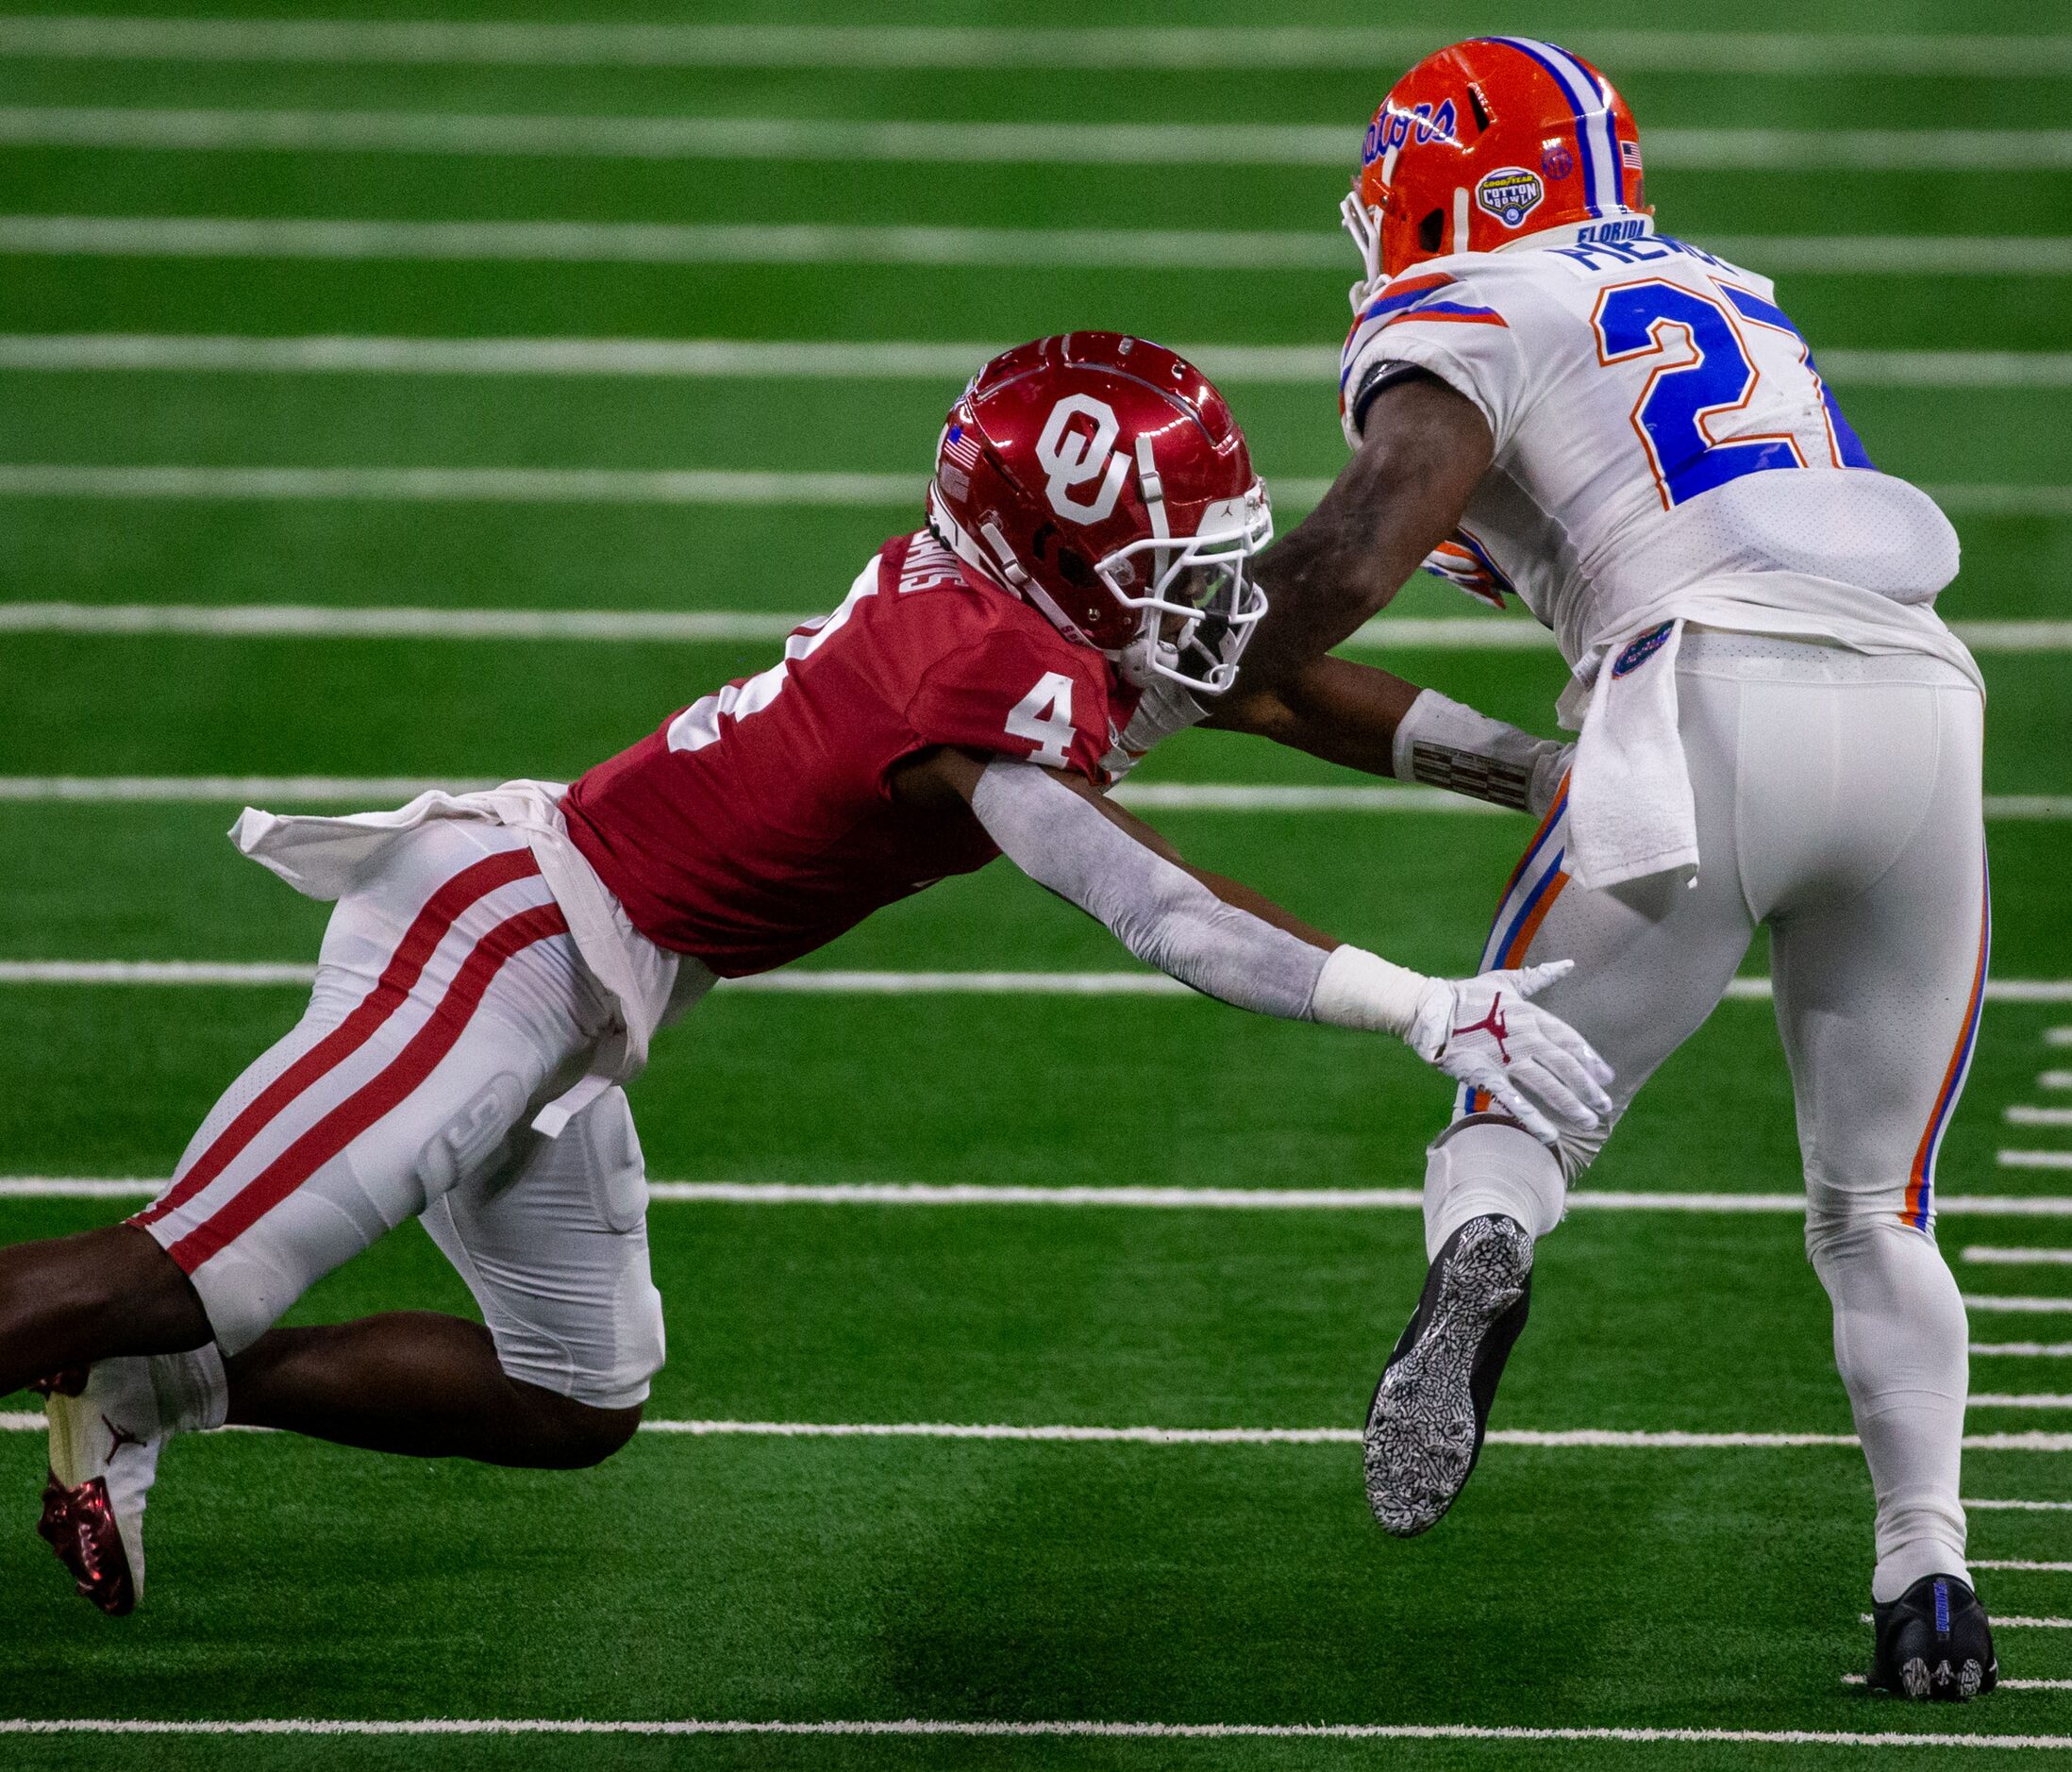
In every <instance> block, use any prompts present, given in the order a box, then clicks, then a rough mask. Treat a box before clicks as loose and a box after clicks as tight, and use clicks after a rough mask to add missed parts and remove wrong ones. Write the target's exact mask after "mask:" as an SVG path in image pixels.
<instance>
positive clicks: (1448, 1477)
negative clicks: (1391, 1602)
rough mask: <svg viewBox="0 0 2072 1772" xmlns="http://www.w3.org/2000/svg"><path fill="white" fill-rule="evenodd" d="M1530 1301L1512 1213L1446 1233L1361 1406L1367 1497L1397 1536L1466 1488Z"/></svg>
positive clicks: (1526, 1251) (1525, 1260) (1434, 1518)
mask: <svg viewBox="0 0 2072 1772" xmlns="http://www.w3.org/2000/svg"><path fill="white" fill-rule="evenodd" d="M1531 1302H1532V1238H1531V1237H1530V1235H1529V1234H1528V1232H1527V1231H1526V1229H1525V1227H1524V1226H1523V1225H1521V1224H1519V1223H1518V1222H1517V1221H1516V1220H1515V1219H1511V1218H1506V1217H1504V1216H1502V1215H1501V1214H1499V1213H1494V1212H1493V1213H1490V1214H1488V1215H1487V1216H1484V1217H1481V1218H1471V1219H1469V1220H1468V1221H1467V1223H1466V1224H1464V1225H1462V1227H1461V1228H1460V1229H1458V1230H1456V1231H1455V1232H1454V1233H1453V1235H1452V1236H1450V1237H1448V1238H1447V1239H1446V1242H1445V1247H1443V1248H1442V1249H1441V1250H1440V1251H1439V1255H1438V1259H1437V1260H1436V1261H1434V1262H1432V1264H1431V1271H1430V1272H1429V1273H1428V1274H1427V1275H1426V1276H1425V1290H1424V1293H1423V1296H1420V1297H1419V1298H1418V1300H1417V1313H1416V1314H1415V1315H1414V1316H1412V1318H1411V1320H1410V1327H1409V1328H1408V1329H1405V1330H1404V1331H1403V1338H1402V1340H1401V1341H1399V1342H1397V1343H1396V1344H1395V1352H1394V1353H1393V1354H1391V1355H1390V1356H1389V1363H1388V1365H1387V1366H1386V1368H1384V1369H1383V1371H1382V1374H1381V1382H1380V1383H1379V1384H1378V1385H1376V1386H1375V1392H1374V1402H1373V1405H1372V1406H1371V1407H1370V1408H1369V1409H1368V1411H1367V1432H1366V1446H1365V1464H1366V1479H1367V1505H1368V1506H1369V1507H1370V1508H1372V1509H1373V1510H1374V1517H1375V1518H1376V1519H1378V1520H1379V1521H1380V1522H1381V1525H1382V1526H1383V1527H1384V1528H1385V1529H1386V1530H1388V1531H1390V1532H1393V1533H1394V1534H1395V1536H1396V1537H1397V1538H1414V1537H1415V1536H1416V1535H1417V1534H1418V1533H1419V1532H1423V1531H1429V1530H1430V1529H1431V1528H1432V1527H1434V1526H1436V1525H1437V1524H1438V1523H1439V1519H1440V1516H1441V1515H1443V1514H1444V1513H1445V1511H1446V1510H1447V1509H1448V1508H1450V1507H1451V1506H1452V1505H1453V1499H1454V1497H1455V1496H1458V1495H1459V1494H1460V1493H1461V1491H1462V1489H1463V1488H1464V1487H1466V1485H1467V1479H1468V1475H1469V1473H1470V1472H1472V1471H1473V1470H1474V1468H1475V1461H1476V1460H1477V1459H1479V1457H1481V1455H1482V1435H1483V1432H1484V1431H1485V1429H1487V1428H1488V1426H1489V1408H1490V1404H1491V1403H1492V1402H1493V1401H1494V1400H1495V1399H1496V1380H1497V1379H1499V1378H1501V1377H1502V1376H1503V1371H1504V1362H1505V1361H1506V1360H1508V1359H1509V1358H1510V1357H1511V1348H1512V1343H1514V1342H1515V1341H1516V1340H1517V1339H1518V1332H1519V1331H1520V1330H1521V1329H1524V1328H1525V1323H1526V1312H1527V1311H1528V1310H1529V1307H1530V1305H1531Z"/></svg>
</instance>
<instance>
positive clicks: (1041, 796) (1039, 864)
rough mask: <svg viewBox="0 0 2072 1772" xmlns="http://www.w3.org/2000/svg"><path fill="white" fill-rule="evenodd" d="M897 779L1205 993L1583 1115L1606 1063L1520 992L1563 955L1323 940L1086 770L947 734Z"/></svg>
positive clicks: (1536, 1120) (1524, 1116) (1601, 1093)
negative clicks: (1385, 1038) (1515, 966)
mask: <svg viewBox="0 0 2072 1772" xmlns="http://www.w3.org/2000/svg"><path fill="white" fill-rule="evenodd" d="M894 791H895V792H897V793H899V794H901V795H902V797H907V798H912V799H916V800H919V801H922V802H924V803H926V802H928V801H931V800H932V801H934V802H935V803H938V804H941V803H944V801H945V800H946V799H947V797H948V795H950V794H955V795H956V797H957V798H959V799H961V800H963V801H964V802H965V803H967V804H968V805H969V806H970V808H971V811H972V812H973V814H974V815H975V816H976V817H977V818H978V822H979V823H980V824H981V825H983V826H984V827H985V829H986V832H987V834H988V835H989V836H991V837H992V838H993V840H994V842H995V843H996V844H999V845H1000V850H1001V853H1002V854H1004V855H1006V856H1007V857H1008V859H1009V860H1010V861H1013V862H1014V863H1015V865H1016V866H1018V867H1019V868H1021V869H1022V871H1023V872H1024V873H1026V874H1028V876H1029V878H1032V879H1034V880H1035V881H1037V882H1038V884H1040V885H1043V886H1045V887H1047V888H1048V889H1049V890H1050V891H1052V892H1054V893H1056V894H1058V895H1059V896H1060V897H1061V898H1065V899H1068V900H1069V901H1070V902H1071V903H1073V904H1075V905H1077V906H1078V907H1079V909H1080V910H1082V911H1086V912H1087V914H1088V915H1090V916H1092V917H1094V918H1095V919H1096V920H1097V921H1099V922H1100V923H1102V924H1104V925H1106V926H1107V928H1109V929H1110V930H1111V931H1112V932H1113V934H1114V935H1115V937H1116V939H1117V940H1118V941H1120V942H1121V943H1122V944H1123V945H1124V946H1126V947H1127V948H1128V949H1129V951H1130V952H1131V953H1133V954H1135V955H1136V956H1137V958H1138V959H1140V960H1143V961H1146V962H1147V963H1148V964H1150V965H1154V966H1156V967H1158V968H1159V969H1160V970H1161V972H1165V973H1168V974H1170V975H1171V976H1172V977H1174V978H1178V979H1179V980H1180V981H1181V982H1182V983H1184V984H1188V985H1191V986H1192V987H1193V988H1194V989H1195V990H1197V991H1200V992H1202V993H1204V994H1205V995H1210V996H1213V997H1217V998H1220V999H1221V1000H1222V1001H1224V1002H1226V1003H1231V1004H1235V1005H1236V1006H1237V1007H1238V1008H1240V1009H1249V1010H1256V1011H1260V1012H1262V1013H1264V1014H1269V1015H1281V1016H1285V1017H1287V1018H1289V1019H1291V1020H1297V1021H1316V1022H1325V1023H1328V1024H1330V1025H1332V1026H1335V1027H1341V1028H1367V1029H1371V1030H1374V1031H1377V1032H1386V1033H1393V1034H1395V1035H1396V1036H1397V1037H1398V1038H1399V1039H1401V1040H1403V1041H1405V1042H1406V1043H1407V1044H1408V1045H1410V1046H1411V1048H1412V1050H1413V1051H1415V1052H1416V1053H1417V1054H1418V1056H1419V1057H1420V1058H1422V1059H1424V1060H1426V1061H1427V1062H1429V1063H1432V1064H1436V1065H1437V1066H1438V1067H1439V1068H1440V1069H1441V1070H1442V1071H1445V1073H1446V1074H1447V1075H1448V1076H1450V1077H1453V1078H1457V1079H1459V1080H1461V1081H1463V1082H1469V1083H1472V1084H1473V1085H1474V1086H1476V1087H1477V1088H1480V1089H1486V1090H1488V1091H1489V1093H1490V1094H1491V1095H1493V1096H1494V1097H1495V1098H1496V1101H1497V1102H1498V1103H1499V1104H1500V1105H1501V1107H1502V1108H1503V1110H1504V1111H1505V1112H1509V1113H1511V1114H1512V1115H1513V1116H1514V1117H1515V1118H1516V1119H1517V1120H1518V1121H1519V1122H1520V1123H1521V1124H1522V1125H1523V1126H1525V1127H1526V1128H1527V1129H1528V1130H1529V1131H1530V1132H1531V1133H1532V1134H1533V1135H1534V1136H1535V1137H1536V1138H1539V1139H1542V1140H1544V1141H1546V1142H1547V1143H1553V1142H1554V1141H1555V1140H1557V1139H1558V1138H1559V1137H1560V1135H1561V1133H1562V1131H1576V1132H1588V1131H1592V1130H1595V1129H1596V1128H1597V1127H1598V1126H1599V1125H1600V1124H1601V1123H1602V1120H1603V1117H1604V1116H1605V1115H1606V1114H1608V1113H1609V1112H1611V1108H1612V1103H1611V1099H1610V1097H1609V1096H1608V1095H1606V1094H1605V1090H1604V1085H1605V1084H1606V1083H1608V1082H1610V1081H1611V1078H1612V1072H1611V1068H1610V1067H1609V1066H1608V1065H1606V1064H1605V1062H1604V1061H1603V1060H1602V1059H1600V1058H1598V1057H1597V1055H1596V1052H1594V1051H1593V1050H1592V1049H1591V1047H1590V1045H1588V1043H1587V1042H1585V1041H1584V1040H1583V1038H1582V1036H1581V1035H1580V1034H1578V1033H1577V1032H1575V1031H1574V1030H1573V1029H1572V1028H1569V1027H1568V1026H1567V1025H1566V1024H1565V1023H1563V1022H1562V1021H1560V1020H1559V1019H1557V1018H1556V1017H1555V1016H1553V1015H1550V1014H1548V1013H1546V1011H1542V1010H1538V1009H1535V1008H1534V1007H1533V1006H1532V1005H1531V1004H1530V1003H1529V1002H1528V1001H1527V1000H1526V999H1527V998H1528V997H1529V996H1530V995H1531V994H1532V993H1533V992H1534V991H1536V990H1538V989H1539V988H1540V986H1541V985H1542V984H1544V983H1546V982H1548V981H1549V980H1551V979H1552V978H1559V977H1560V976H1561V974H1562V972H1564V971H1566V970H1567V964H1566V962H1565V961H1564V962H1562V963H1561V964H1559V965H1557V966H1553V967H1536V968H1533V969H1531V970H1530V971H1529V972H1527V973H1515V974H1514V973H1493V974H1490V975H1488V976H1487V977H1486V978H1471V979H1466V980H1462V981H1459V982H1449V981H1447V980H1445V979H1439V978H1426V977H1425V976H1424V975H1423V974H1421V973H1416V972H1412V971H1410V970H1408V969H1407V968H1405V967H1402V966H1397V965H1394V964H1392V963H1391V962H1390V961H1386V960H1383V959H1381V958H1380V956H1379V955H1377V954H1371V953H1368V952H1367V951H1366V950H1365V949H1363V948H1359V947H1353V946H1350V945H1345V944H1342V943H1339V942H1337V941H1334V940H1333V939H1332V938H1331V937H1330V936H1328V935H1326V934H1325V933H1323V932H1322V931H1321V930H1319V929H1315V928H1311V927H1310V926H1309V925H1308V924H1306V923H1303V922H1301V921H1300V920H1299V919H1297V918H1295V917H1294V916H1292V915H1290V914H1289V913H1288V912H1287V911H1283V910H1282V909H1281V908H1280V907H1279V906H1278V905H1276V904H1275V903H1273V902H1272V900H1270V899H1268V898H1266V897H1264V896H1262V894H1259V893H1256V892H1254V891H1253V890H1252V889H1251V888H1250V887H1247V886H1243V885H1240V884H1239V883H1238V882H1236V881H1234V880H1227V879H1224V878H1220V877H1219V876H1216V875H1212V874H1207V873H1203V872H1200V871H1198V870H1196V869H1194V868H1190V867H1189V866H1188V865H1187V864H1186V863H1185V862H1184V861H1181V860H1180V858H1179V857H1178V855H1177V854H1176V853H1175V852H1174V851H1173V849H1172V847H1171V846H1170V845H1169V844H1167V843H1166V842H1165V841H1164V839H1163V838H1161V836H1160V835H1159V834H1158V832H1156V831H1155V830H1153V829H1152V828H1151V827H1149V826H1147V825H1145V824H1144V823H1143V822H1142V821H1141V820H1138V819H1136V818H1134V817H1132V816H1131V815H1130V814H1129V813H1128V812H1127V811H1123V809H1122V808H1120V807H1118V806H1116V805H1114V804H1113V803H1112V802H1111V801H1110V800H1108V799H1107V798H1106V797H1105V796H1104V795H1102V794H1098V793H1097V792H1095V790H1094V788H1092V787H1091V786H1090V785H1088V784H1086V783H1085V782H1083V781H1081V780H1078V779H1077V778H1075V777H1070V776H1066V775H1063V774H1061V773H1060V772H1058V771H1056V770H1051V769H1046V768H1044V767H1043V766H1042V765H1040V764H1036V763H1029V762H1025V761H1020V760H1019V759H1011V758H1005V757H995V758H992V759H990V760H989V759H985V758H982V757H978V756H975V755H973V754H971V753H968V752H963V751H958V750H953V749H949V748H947V747H944V748H943V749H941V750H938V751H935V752H933V753H930V754H929V755H927V757H926V758H924V759H920V760H917V761H915V762H913V763H911V764H910V765H908V766H907V767H906V768H905V769H903V770H902V771H901V772H900V774H899V776H898V777H895V781H894Z"/></svg>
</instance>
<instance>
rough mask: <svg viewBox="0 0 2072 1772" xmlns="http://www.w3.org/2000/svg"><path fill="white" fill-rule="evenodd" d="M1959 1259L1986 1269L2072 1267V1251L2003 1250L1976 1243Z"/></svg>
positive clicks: (1964, 1251)
mask: <svg viewBox="0 0 2072 1772" xmlns="http://www.w3.org/2000/svg"><path fill="white" fill-rule="evenodd" d="M1958 1259H1959V1260H1960V1261H1964V1262H1979V1263H1980V1265H1981V1266H1986V1267H2072V1249H2003V1248H1997V1247H1994V1246H1991V1245H1986V1244H1981V1243H1974V1244H1972V1245H1970V1246H1969V1247H1967V1248H1966V1249H1964V1250H1963V1253H1962V1254H1961V1255H1960V1256H1959V1257H1958Z"/></svg>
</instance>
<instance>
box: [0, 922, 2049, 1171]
mask: <svg viewBox="0 0 2072 1772" xmlns="http://www.w3.org/2000/svg"><path fill="white" fill-rule="evenodd" d="M315 977H316V968H315V967H314V966H313V965H309V964H298V963H295V962H292V961H185V960H8V961H0V984H124V985H133V984H134V985H160V984H165V985H185V984H250V985H286V984H308V983H309V982H311V981H312V980H313V979H314V978H315ZM720 989H721V990H722V991H724V992H727V993H728V994H733V993H737V992H751V993H759V992H771V993H778V994H792V993H807V994H811V995H823V994H825V995H843V996H851V995H865V996H911V995H988V996H994V995H1008V996H1193V995H1195V993H1194V992H1191V991H1189V990H1188V988H1187V987H1186V986H1185V985H1183V984H1181V983H1180V982H1179V981H1178V979H1176V978H1167V977H1166V976H1165V975H1164V974H1163V973H1159V972H978V971H974V972H861V971H847V970H842V969H837V968H834V967H822V968H815V967H804V968H797V967H794V968H790V969H787V970H785V971H782V972H766V973H761V974H759V975H758V976H756V977H754V978H727V979H723V980H722V981H721V984H720ZM1985 995H1986V1000H1987V1001H1988V1002H1996V1003H2072V978H1993V979H1989V980H1988V981H1987V984H1986V990H1985ZM1727 1000H1729V1001H1730V1002H1768V1001H1769V1000H1770V980H1769V979H1767V978H1736V979H1735V980H1734V981H1733V982H1732V983H1731V984H1729V986H1728V987H1727ZM2057 1154H2058V1153H2054V1152H2047V1151H2002V1152H2000V1153H1999V1159H2000V1162H2002V1163H2003V1164H2005V1165H2006V1166H2008V1167H2010V1168H2023V1167H2040V1168H2057V1167H2067V1166H2072V1152H2067V1153H2064V1156H2065V1162H2064V1163H2062V1164H2061V1163H2058V1162H2055V1161H2045V1162H2035V1161H2031V1160H2034V1159H2054V1158H2055V1157H2056V1155H2057Z"/></svg>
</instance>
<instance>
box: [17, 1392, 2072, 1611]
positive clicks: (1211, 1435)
mask: <svg viewBox="0 0 2072 1772" xmlns="http://www.w3.org/2000/svg"><path fill="white" fill-rule="evenodd" d="M47 1426H48V1424H47V1423H46V1422H45V1420H44V1418H43V1416H42V1413H39V1412H31V1411H20V1412H15V1413H0V1432H14V1433H42V1432H43V1431H44V1430H45V1429H46V1428H47ZM640 1430H641V1432H643V1433H654V1434H662V1435H667V1436H675V1437H682V1438H690V1439H715V1438H716V1439H740V1438H746V1439H776V1440H973V1441H990V1442H1011V1443H1017V1444H1028V1445H1062V1446H1358V1445H1359V1444H1360V1441H1361V1433H1360V1429H1357V1428H1148V1427H1106V1426H1095V1425H1091V1424H1083V1423H1078V1422H1071V1423H1062V1422H1061V1423H1044V1424H1041V1425H1034V1426H1029V1425H1024V1424H1021V1423H1013V1422H961V1421H668V1420H662V1421H643V1422H642V1423H641V1427H640ZM1489 1443H1490V1444H1491V1445H1493V1446H1524V1447H1529V1448H1531V1449H1534V1450H1538V1451H1557V1452H1560V1451H1585V1452H1588V1451H1609V1452H1776V1451H1796V1450H1801V1449H1805V1448H1815V1449H1818V1448H1828V1447H1852V1446H1857V1445H1858V1444H1859V1442H1858V1440H1857V1438H1856V1436H1855V1435H1854V1434H1848V1433H1712V1432H1693V1431H1685V1430H1682V1429H1665V1430H1648V1429H1628V1428H1554V1429H1540V1428H1493V1429H1490V1432H1489ZM1963 1444H1964V1449H1965V1450H1966V1451H1981V1452H2066V1451H2072V1433H2034V1432H2030V1433H1976V1434H1966V1435H1965V1436H1964V1442H1963ZM1996 1622H1999V1621H1998V1620H1996ZM2010 1622H2014V1621H2010Z"/></svg>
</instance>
